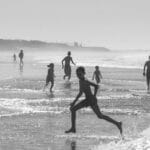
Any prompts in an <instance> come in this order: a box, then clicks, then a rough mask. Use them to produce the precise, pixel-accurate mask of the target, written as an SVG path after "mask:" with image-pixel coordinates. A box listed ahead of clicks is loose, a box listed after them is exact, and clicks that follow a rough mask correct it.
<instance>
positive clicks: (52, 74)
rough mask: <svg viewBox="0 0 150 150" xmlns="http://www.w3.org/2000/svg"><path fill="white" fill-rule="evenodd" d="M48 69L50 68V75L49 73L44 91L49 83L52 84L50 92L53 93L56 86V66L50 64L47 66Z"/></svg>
mask: <svg viewBox="0 0 150 150" xmlns="http://www.w3.org/2000/svg"><path fill="white" fill-rule="evenodd" d="M47 67H49V69H48V73H47V77H46V84H45V86H44V89H45V88H46V86H48V84H49V82H51V87H50V92H52V88H53V86H54V77H55V75H54V64H53V63H50V64H49V65H47Z"/></svg>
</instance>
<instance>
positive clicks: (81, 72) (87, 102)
mask: <svg viewBox="0 0 150 150" xmlns="http://www.w3.org/2000/svg"><path fill="white" fill-rule="evenodd" d="M76 74H77V77H78V78H79V89H80V90H79V93H78V95H77V97H76V99H75V100H74V101H73V102H72V103H71V104H70V111H71V122H72V126H71V128H70V129H69V130H67V131H65V133H70V132H72V133H76V111H77V110H79V109H81V108H84V107H88V106H90V107H91V108H92V110H93V111H94V113H95V114H96V115H97V117H98V118H99V119H104V120H106V121H108V122H110V123H112V124H114V125H116V127H117V128H118V129H119V131H120V134H122V122H118V121H116V120H114V119H112V118H110V117H108V116H106V115H104V114H102V113H101V111H100V109H99V107H98V104H97V98H96V94H97V90H98V85H96V84H95V83H92V82H90V81H88V80H86V79H85V69H84V67H78V68H77V70H76ZM90 86H93V87H94V94H92V91H91V88H90ZM83 93H84V94H85V99H84V100H82V101H81V102H79V103H78V104H76V102H77V101H78V99H79V98H80V97H81V95H82V94H83Z"/></svg>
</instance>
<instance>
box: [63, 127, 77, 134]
mask: <svg viewBox="0 0 150 150" xmlns="http://www.w3.org/2000/svg"><path fill="white" fill-rule="evenodd" d="M65 133H76V129H72V128H71V129H69V130H67V131H65Z"/></svg>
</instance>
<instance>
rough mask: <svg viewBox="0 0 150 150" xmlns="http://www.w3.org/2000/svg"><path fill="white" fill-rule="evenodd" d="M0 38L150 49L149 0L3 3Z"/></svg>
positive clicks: (15, 0)
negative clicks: (76, 42)
mask: <svg viewBox="0 0 150 150" xmlns="http://www.w3.org/2000/svg"><path fill="white" fill-rule="evenodd" d="M0 38H11V39H27V40H31V39H32V40H42V41H48V42H56V41H58V42H72V41H78V42H83V44H86V45H93V46H94V45H96V46H105V47H108V48H112V49H126V48H130V49H134V48H139V49H141V48H142V49H145V48H146V49H150V0H0Z"/></svg>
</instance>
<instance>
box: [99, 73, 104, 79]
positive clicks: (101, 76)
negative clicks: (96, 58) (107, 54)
mask: <svg viewBox="0 0 150 150" xmlns="http://www.w3.org/2000/svg"><path fill="white" fill-rule="evenodd" d="M99 76H100V78H101V79H102V78H103V76H102V74H101V72H100V71H99Z"/></svg>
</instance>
